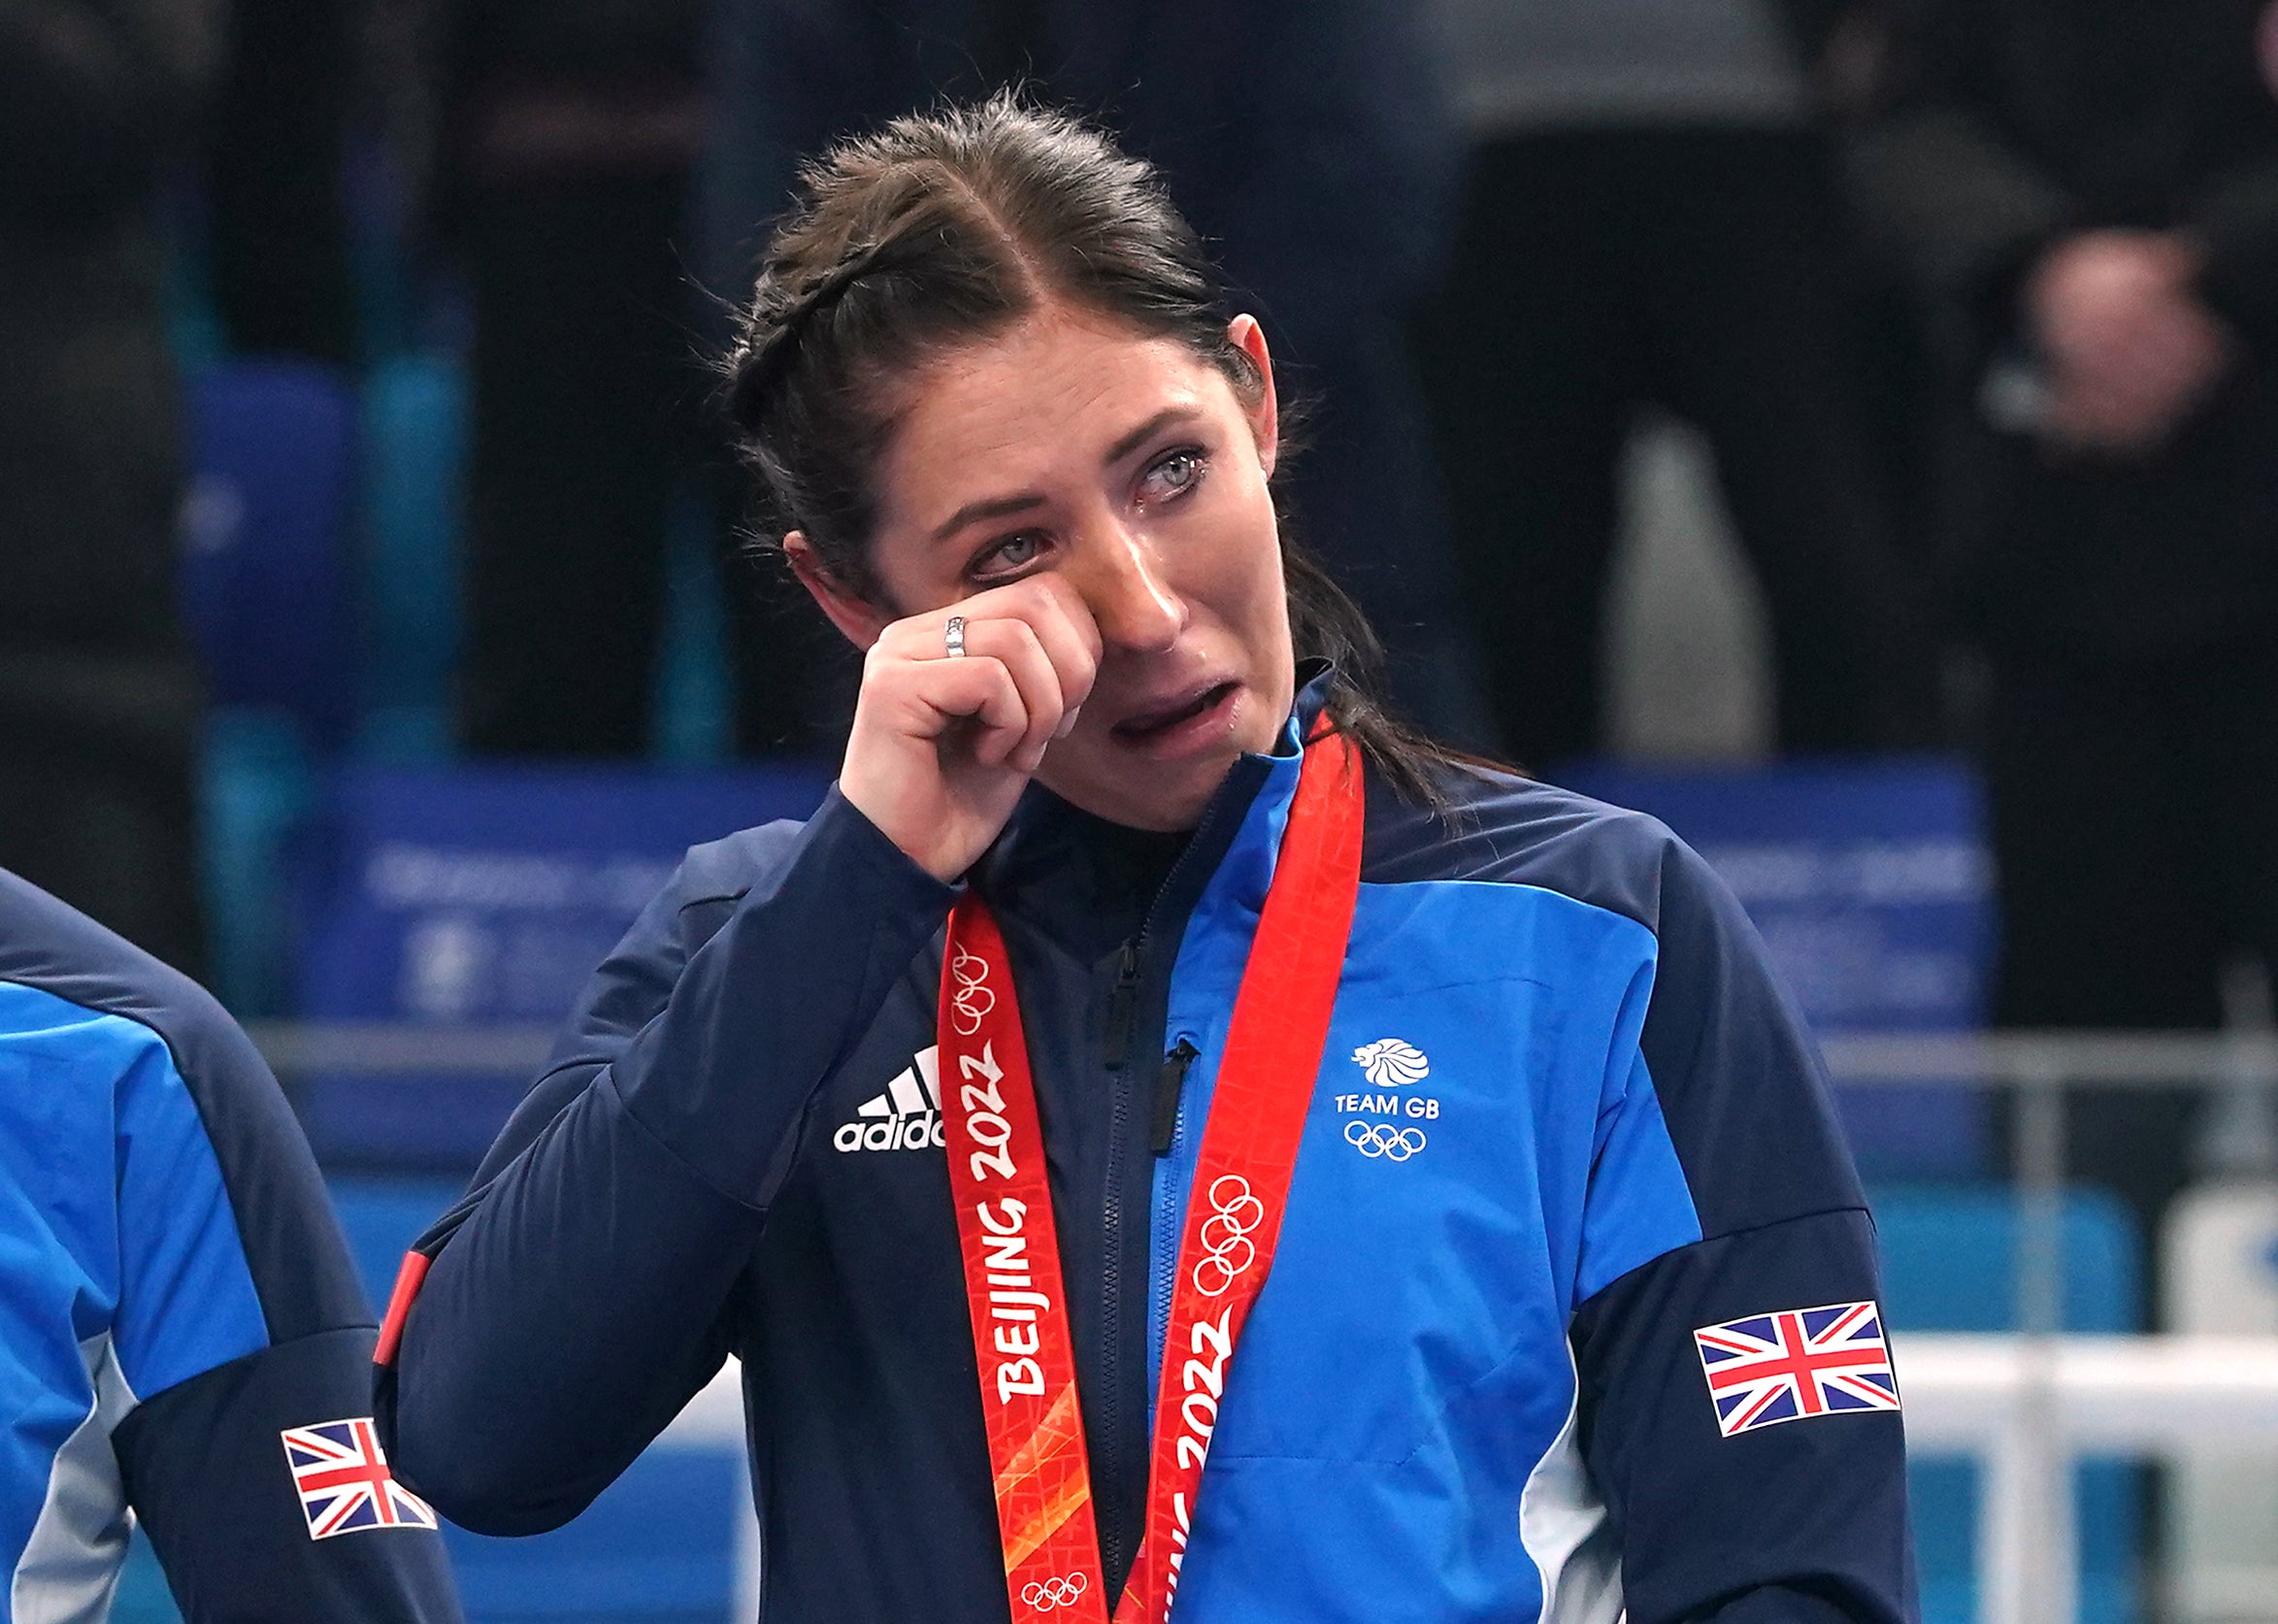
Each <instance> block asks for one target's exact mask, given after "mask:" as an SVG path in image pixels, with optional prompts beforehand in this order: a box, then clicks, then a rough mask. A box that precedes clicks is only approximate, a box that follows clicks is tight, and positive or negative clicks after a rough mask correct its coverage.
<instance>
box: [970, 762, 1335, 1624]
mask: <svg viewBox="0 0 2278 1624" xmlns="http://www.w3.org/2000/svg"><path fill="white" fill-rule="evenodd" d="M1361 826H1362V788H1361V764H1360V755H1359V752H1358V751H1357V750H1355V749H1354V748H1353V746H1352V745H1351V743H1350V742H1349V741H1347V740H1346V739H1344V738H1343V737H1342V736H1340V735H1338V734H1336V733H1332V732H1327V731H1321V732H1318V733H1317V734H1316V737H1315V738H1314V739H1313V741H1312V742H1311V743H1310V744H1308V745H1307V746H1305V754H1304V765H1303V766H1302V768H1301V769H1300V771H1299V777H1298V787H1297V794H1296V796H1295V798H1294V799H1293V800H1292V802H1291V804H1290V811H1289V823H1288V827H1287V829H1286V831H1285V832H1284V833H1283V835H1282V840H1281V850H1280V855H1279V858H1278V860H1277V861H1276V863H1275V866H1274V872H1273V883H1272V885H1271V887H1270V888H1269V889H1268V891H1267V895H1266V904H1265V909H1264V911H1263V913H1262V914H1261V916H1260V918H1259V921H1258V930H1257V935H1256V937H1255V939H1254V940H1253V941H1252V943H1251V945H1250V953H1249V962H1248V965H1247V967H1246V968H1245V969H1244V971H1243V973H1242V979H1241V990H1240V991H1239V993H1238V994H1237V995H1236V998H1235V1006H1234V1018H1233V1023H1232V1025H1231V1027H1230V1029H1229V1031H1228V1033H1227V1038H1226V1052H1225V1054H1224V1055H1223V1056H1222V1057H1221V1060H1220V1063H1219V1066H1218V1077H1217V1086H1216V1091H1215V1096H1214V1098H1213V1100H1212V1102H1211V1105H1210V1112H1209V1117H1208V1120H1207V1121H1206V1122H1205V1126H1204V1130H1203V1143H1202V1151H1201V1154H1200V1156H1199V1158H1198V1159H1197V1162H1196V1165H1195V1177H1194V1183H1193V1187H1192V1193H1191V1195H1190V1198H1189V1200H1188V1202H1187V1211H1186V1225H1185V1231H1184V1234H1183V1237H1182V1239H1181V1241H1180V1243H1179V1248H1178V1273H1177V1276H1176V1283H1175V1285H1174V1287H1173V1291H1172V1304H1171V1323H1170V1329H1169V1333H1168V1335H1167V1336H1166V1338H1165V1340H1164V1344H1163V1375H1162V1383H1161V1386H1160V1389H1159V1390H1158V1394H1157V1397H1156V1402H1155V1433H1154V1439H1153V1442H1152V1450H1151V1454H1150V1458H1149V1462H1148V1473H1147V1521H1146V1535H1145V1538H1144V1540H1143V1541H1141V1543H1140V1546H1139V1554H1138V1557H1137V1558H1136V1560H1135V1561H1134V1563H1133V1565H1132V1571H1131V1579H1130V1582H1129V1583H1128V1584H1127V1585H1126V1586H1125V1589H1124V1593H1123V1597H1122V1600H1121V1602H1120V1603H1119V1604H1118V1605H1117V1606H1116V1607H1115V1611H1114V1616H1115V1624H1166V1621H1167V1620H1168V1618H1169V1617H1170V1613H1171V1604H1172V1599H1173V1597H1175V1595H1176V1594H1177V1589H1178V1573H1179V1567H1180V1565H1181V1563H1183V1561H1184V1560H1185V1554H1186V1541H1187V1536H1188V1532H1189V1530H1190V1528H1191V1527H1192V1524H1193V1516H1194V1506H1195V1496H1196V1492H1197V1490H1198V1488H1199V1487H1200V1485H1201V1481H1202V1475H1203V1463H1204V1461H1205V1457H1206V1456H1207V1455H1208V1453H1209V1447H1210V1434H1211V1431H1212V1429H1213V1428H1214V1427H1215V1426H1216V1424H1217V1418H1218V1404H1219V1400H1220V1398H1221V1396H1222V1395H1223V1393H1224V1392H1225V1386H1226V1375H1227V1369H1228V1366H1229V1365H1230V1364H1231V1362H1232V1360H1233V1357H1234V1350H1235V1347H1236V1345H1237V1343H1238V1342H1239V1341H1240V1338H1241V1331H1242V1325H1243V1323H1244V1322H1245V1321H1246V1320H1247V1319H1248V1317H1249V1310H1250V1306H1251V1304H1252V1303H1253V1302H1254V1301H1255V1300H1256V1298H1257V1295H1258V1288H1259V1287H1260V1286H1262V1285H1263V1284H1264V1283H1265V1280H1266V1275H1267V1272H1268V1271H1269V1270H1270V1269H1271V1267H1272V1263H1273V1248H1274V1243H1276V1242H1277V1241H1278V1240H1279V1239H1280V1234H1281V1217H1282V1212H1283V1210H1284V1208H1285V1207H1286V1205H1287V1203H1288V1198H1289V1181H1290V1177H1291V1175H1292V1174H1293V1173H1294V1172H1295V1170H1296V1167H1297V1152H1298V1143H1299V1141H1300V1140H1301V1139H1302V1138H1303V1137H1304V1123H1305V1113H1306V1110H1307V1109H1308V1107H1309V1106H1310V1104H1311V1101H1312V1095H1313V1080H1314V1077H1315V1076H1316V1075H1317V1074H1318V1072H1319V1071H1320V1066H1321V1050H1322V1046H1323V1044H1325V1043H1326V1042H1327V1041H1328V1036H1329V1016H1330V1011H1331V1010H1332V1009H1333V1008H1334V1007H1335V1005H1336V1002H1337V980H1338V978H1339V976H1340V975H1341V973H1342V970H1343V966H1344V950H1345V943H1346V941H1347V939H1348V938H1349V937H1350V936H1351V934H1352V916H1353V902H1354V899H1355V897H1356V895H1357V894H1358V891H1359V887H1360V874H1361ZM941 1114H942V1117H943V1121H944V1130H945V1137H946V1139H947V1141H948V1151H949V1188H950V1193H951V1196H952V1198H953V1200H954V1201H955V1204H956V1208H957V1232H958V1238H959V1242H960V1248H961V1250H962V1252H963V1254H964V1262H965V1284H966V1301H967V1306H968V1308H969V1309H970V1310H971V1312H972V1317H973V1342H974V1352H975V1354H976V1355H977V1357H978V1359H979V1365H980V1392H981V1409H982V1411H983V1413H984V1415H985V1416H986V1419H987V1425H988V1435H989V1457H990V1461H991V1464H992V1466H993V1467H994V1470H995V1476H996V1495H997V1526H998V1531H999V1534H1000V1536H1001V1538H1002V1539H1003V1541H1004V1548H1005V1588H1006V1591H1007V1595H1008V1596H1009V1598H1010V1600H1011V1604H1012V1617H1013V1620H1014V1624H1107V1598H1106V1594H1105V1589H1106V1587H1105V1584H1104V1583H1103V1581H1102V1577H1101V1567H1100V1553H1099V1540H1098V1534H1097V1531H1096V1529H1095V1526H1094V1522H1093V1516H1092V1509H1091V1467H1090V1463H1089V1460H1088V1458H1087V1456H1086V1453H1085V1448H1084V1436H1083V1416H1082V1411H1081V1409H1080V1408H1079V1406H1078V1403H1077V1399H1076V1392H1075V1354H1074V1347H1073V1342H1072V1341H1071V1339H1070V1336H1069V1330H1068V1313H1067V1297H1066V1294H1065V1291H1064V1289H1063V1283H1062V1279H1061V1273H1060V1246H1059V1240H1058V1236H1057V1234H1056V1232H1055V1230H1054V1227H1053V1223H1052V1199H1051V1192H1050V1189H1049V1187H1048V1186H1047V1184H1046V1181H1045V1176H1044V1142H1043V1134H1042V1130H1041V1128H1040V1125H1039V1122H1038V1117H1037V1105H1036V1089H1035V1085H1034V1082H1033V1080H1032V1078H1031V1076H1030V1072H1029V1063H1028V1041H1027V1037H1026V1034H1025V1032H1024V1030H1023V1028H1022V1025H1021V1019H1020V1007H1019V1003H1018V1001H1017V999H1016V998H1015V997H1014V996H1013V990H1012V969H1011V963H1010V960H1009V959H1008V958H1007V954H1006V951H1005V939H1004V936H1003V934H1002V933H1001V932H1000V931H999V930H998V928H997V923H996V920H995V919H994V918H993V917H992V916H991V915H990V913H989V911H988V908H987V905H986V904H984V903H982V902H981V900H980V898H979V897H978V896H977V895H975V894H974V893H972V892H968V893H967V895H966V897H965V899H964V900H963V901H961V902H960V903H959V904H958V905H957V907H956V909H955V911H953V912H952V913H951V914H950V916H949V936H948V946H947V950H946V952H945V953H944V955H943V959H942V967H941Z"/></svg>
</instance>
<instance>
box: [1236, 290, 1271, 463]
mask: <svg viewBox="0 0 2278 1624" xmlns="http://www.w3.org/2000/svg"><path fill="white" fill-rule="evenodd" d="M1226 336H1227V338H1228V339H1229V340H1231V341H1232V342H1233V345H1234V348H1237V349H1238V350H1240V351H1241V352H1242V353H1243V354H1244V355H1247V356H1248V357H1249V358H1250V361H1251V364H1252V365H1254V366H1255V367H1256V368H1257V369H1258V384H1259V387H1258V398H1257V400H1256V402H1255V403H1254V404H1252V405H1251V406H1249V407H1248V408H1247V411H1248V414H1249V419H1250V433H1251V435H1252V436H1254V437H1255V438H1256V440H1257V442H1258V466H1259V467H1261V468H1263V469H1264V470H1265V471H1266V474H1267V476H1268V477H1269V478H1271V476H1272V473H1273V459H1274V456H1275V455H1276V454H1277V452H1278V450H1279V448H1280V445H1281V408H1280V405H1279V403H1278V402H1276V400H1275V399H1274V395H1273V357H1272V355H1271V353H1269V352H1268V350H1267V348H1266V329H1265V328H1263V327H1261V326H1259V325H1258V318H1257V317H1256V316H1254V315H1238V316H1236V317H1235V318H1234V319H1233V320H1232V321H1229V322H1228V323H1227V324H1226Z"/></svg>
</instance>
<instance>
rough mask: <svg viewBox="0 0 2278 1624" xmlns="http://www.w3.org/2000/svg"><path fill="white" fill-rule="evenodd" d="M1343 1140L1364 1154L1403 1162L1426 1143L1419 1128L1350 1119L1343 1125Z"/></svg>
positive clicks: (1422, 1131)
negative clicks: (1395, 1126) (1396, 1126)
mask: <svg viewBox="0 0 2278 1624" xmlns="http://www.w3.org/2000/svg"><path fill="white" fill-rule="evenodd" d="M1344 1142H1345V1143H1347V1144H1349V1145H1351V1146H1352V1147H1353V1148H1354V1149H1356V1150H1358V1151H1360V1153H1361V1154H1362V1155H1364V1156H1382V1157H1383V1158H1385V1160H1387V1161H1393V1162H1404V1161H1406V1160H1407V1159H1408V1158H1409V1157H1410V1156H1413V1155H1415V1154H1416V1153H1417V1152H1418V1151H1420V1150H1422V1149H1423V1148H1424V1145H1425V1143H1427V1142H1426V1140H1425V1138H1424V1130H1423V1129H1421V1128H1394V1127H1391V1126H1389V1125H1388V1124H1386V1123H1382V1122H1361V1121H1352V1122H1347V1123H1346V1124H1345V1125H1344Z"/></svg>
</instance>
